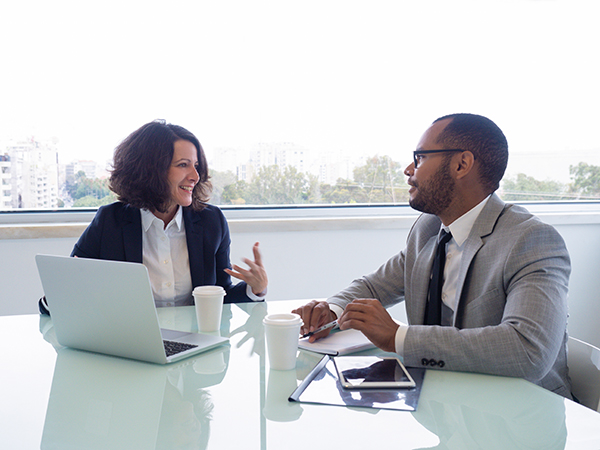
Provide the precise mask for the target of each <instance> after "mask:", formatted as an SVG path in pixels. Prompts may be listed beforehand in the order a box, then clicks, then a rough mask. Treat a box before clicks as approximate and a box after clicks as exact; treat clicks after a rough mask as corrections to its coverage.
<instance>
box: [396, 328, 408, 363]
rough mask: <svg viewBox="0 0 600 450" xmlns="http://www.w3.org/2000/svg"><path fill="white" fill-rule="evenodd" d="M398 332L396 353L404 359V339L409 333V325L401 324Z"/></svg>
mask: <svg viewBox="0 0 600 450" xmlns="http://www.w3.org/2000/svg"><path fill="white" fill-rule="evenodd" d="M399 325H400V326H399V327H398V330H396V353H398V354H399V355H400V356H402V357H404V339H405V338H406V332H407V331H408V325H406V324H403V323H399Z"/></svg>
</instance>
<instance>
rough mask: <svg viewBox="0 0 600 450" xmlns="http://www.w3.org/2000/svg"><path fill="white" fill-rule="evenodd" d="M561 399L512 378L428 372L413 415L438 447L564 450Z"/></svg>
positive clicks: (562, 405)
mask: <svg viewBox="0 0 600 450" xmlns="http://www.w3.org/2000/svg"><path fill="white" fill-rule="evenodd" d="M564 402H565V400H564V398H562V397H559V396H557V395H551V394H550V393H549V392H547V391H545V390H544V389H543V388H541V387H538V386H533V385H530V384H529V383H527V382H526V381H524V380H521V379H517V378H508V377H491V376H489V375H479V374H465V373H457V372H442V371H428V372H427V373H426V375H425V382H424V384H423V389H422V391H421V398H420V400H419V406H418V409H417V411H416V412H414V413H412V414H413V416H414V417H415V418H416V419H417V420H418V421H419V422H420V423H421V424H422V425H423V426H425V427H426V428H427V429H428V430H430V431H432V432H433V433H435V434H436V435H437V436H438V437H439V439H440V443H439V445H438V446H437V447H434V448H438V449H457V450H458V449H460V450H465V449H467V450H468V449H479V448H486V449H498V450H506V449H508V448H510V449H533V448H536V449H544V450H551V449H564V448H565V443H566V439H567V427H566V424H565V405H564Z"/></svg>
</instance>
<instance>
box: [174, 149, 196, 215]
mask: <svg viewBox="0 0 600 450" xmlns="http://www.w3.org/2000/svg"><path fill="white" fill-rule="evenodd" d="M197 166H198V150H197V149H196V147H195V146H194V144H192V143H191V142H190V141H185V140H183V139H180V140H178V141H175V143H174V144H173V160H172V161H171V166H170V167H169V172H168V174H167V178H168V180H169V185H170V190H171V207H173V206H175V205H179V206H190V205H191V204H192V192H193V191H194V186H196V183H198V180H199V178H200V177H199V176H198V172H197V171H196V167H197ZM169 209H171V208H169Z"/></svg>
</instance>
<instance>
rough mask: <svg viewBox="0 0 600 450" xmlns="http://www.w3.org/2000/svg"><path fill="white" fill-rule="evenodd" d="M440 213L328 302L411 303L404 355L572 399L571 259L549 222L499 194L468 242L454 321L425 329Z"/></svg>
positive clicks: (414, 362)
mask: <svg viewBox="0 0 600 450" xmlns="http://www.w3.org/2000/svg"><path fill="white" fill-rule="evenodd" d="M440 227H441V222H440V220H439V219H438V218H437V217H436V216H433V215H430V214H422V215H421V216H419V218H418V219H417V220H416V221H415V223H414V225H413V227H412V229H411V231H410V233H409V235H408V239H407V246H406V249H405V250H403V251H402V252H400V253H399V254H397V255H396V256H394V257H392V258H391V259H390V260H388V261H387V262H386V263H385V264H383V265H382V266H381V267H380V268H379V269H378V270H376V271H375V272H373V273H371V274H369V275H366V276H364V277H362V278H360V279H358V280H355V281H354V282H353V283H352V284H351V285H350V286H349V287H348V288H346V289H345V290H343V291H342V292H340V293H338V294H336V295H335V296H333V297H331V298H329V299H328V301H329V302H330V303H333V304H336V305H338V306H340V307H342V308H344V307H345V305H346V304H347V303H349V302H350V301H352V300H354V299H356V298H375V299H378V300H380V301H381V303H382V304H383V305H384V306H386V307H388V306H391V305H393V304H396V303H398V302H401V301H403V300H404V301H405V303H406V312H407V317H408V322H409V325H410V326H409V328H408V331H407V333H406V338H405V341H404V362H405V364H406V365H408V366H427V367H432V368H436V369H443V370H455V371H466V372H479V373H488V374H494V375H505V376H512V377H520V378H524V379H526V380H529V381H531V382H533V383H536V384H538V385H540V386H542V387H544V388H546V389H549V390H550V391H553V392H556V393H557V394H560V395H562V396H565V397H567V398H570V397H571V393H570V381H569V377H568V370H567V354H566V343H567V337H568V336H567V292H568V282H569V275H570V271H571V263H570V258H569V253H568V251H567V249H566V246H565V243H564V241H563V239H562V237H561V236H560V235H559V234H558V232H557V231H556V230H555V229H554V228H553V227H552V226H550V225H547V224H545V223H543V222H541V221H540V220H539V219H538V218H537V217H535V216H533V215H532V214H530V213H529V212H528V211H527V210H526V209H524V208H522V207H519V206H515V205H511V204H505V203H504V202H503V201H502V200H500V198H499V197H498V196H496V195H495V194H493V195H492V196H491V197H490V198H489V199H488V201H487V203H486V205H485V206H484V208H483V210H482V211H481V213H480V215H479V217H478V218H477V220H476V221H475V223H474V225H473V228H472V230H471V233H470V234H469V237H468V238H467V240H466V241H465V243H464V247H463V248H464V250H463V255H462V260H461V266H460V272H459V278H458V285H457V291H458V292H460V298H459V301H458V305H457V311H456V313H455V314H454V326H453V327H443V326H425V325H423V323H424V316H425V306H426V302H427V296H428V286H429V279H430V275H431V266H432V264H433V257H434V251H435V247H436V241H437V236H438V233H439V230H440Z"/></svg>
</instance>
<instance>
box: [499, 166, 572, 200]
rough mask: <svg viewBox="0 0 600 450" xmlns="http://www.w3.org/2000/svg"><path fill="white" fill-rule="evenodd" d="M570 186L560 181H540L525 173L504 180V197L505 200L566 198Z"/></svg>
mask: <svg viewBox="0 0 600 450" xmlns="http://www.w3.org/2000/svg"><path fill="white" fill-rule="evenodd" d="M567 189H568V186H567V185H565V184H562V183H560V182H558V181H553V180H546V181H539V180H536V179H535V178H533V177H530V176H529V175H525V174H524V173H519V174H517V175H516V176H512V177H509V178H506V179H504V180H503V182H502V198H503V199H504V200H505V201H526V200H538V201H550V200H566V199H568V198H569V196H568V195H567V194H566V192H567Z"/></svg>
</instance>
